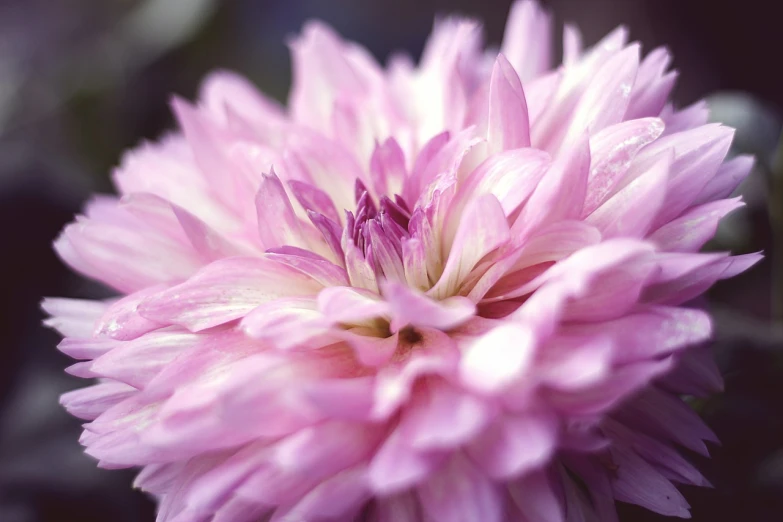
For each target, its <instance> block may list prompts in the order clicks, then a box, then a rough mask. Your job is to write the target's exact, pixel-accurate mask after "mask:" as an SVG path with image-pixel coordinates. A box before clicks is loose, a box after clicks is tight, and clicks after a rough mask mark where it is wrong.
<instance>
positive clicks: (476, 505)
mask: <svg viewBox="0 0 783 522" xmlns="http://www.w3.org/2000/svg"><path fill="white" fill-rule="evenodd" d="M418 492H419V498H420V499H421V504H422V507H423V508H424V511H425V512H426V513H427V514H428V515H429V517H430V518H431V519H432V520H433V521H437V522H447V521H448V522H473V521H476V520H481V521H484V522H501V521H502V520H503V498H502V496H501V493H500V488H499V486H497V485H495V484H494V483H493V482H491V481H490V480H489V479H488V478H487V477H486V476H485V475H484V474H483V473H482V472H481V471H479V470H478V469H476V467H475V466H474V465H473V464H472V463H471V462H470V461H469V460H468V459H466V458H464V457H460V456H455V457H452V458H451V459H450V460H449V461H448V462H447V463H446V464H445V465H444V466H442V467H441V468H440V469H439V470H438V471H437V472H436V473H435V474H433V475H432V476H430V477H429V479H428V480H427V481H426V482H425V483H424V484H422V485H421V486H420V487H419V490H418Z"/></svg>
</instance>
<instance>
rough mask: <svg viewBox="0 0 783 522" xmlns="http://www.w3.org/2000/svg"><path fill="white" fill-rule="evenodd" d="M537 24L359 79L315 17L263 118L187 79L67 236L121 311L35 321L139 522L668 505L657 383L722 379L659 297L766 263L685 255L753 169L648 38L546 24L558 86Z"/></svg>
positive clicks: (578, 511) (679, 295) (675, 407)
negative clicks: (66, 365)
mask: <svg viewBox="0 0 783 522" xmlns="http://www.w3.org/2000/svg"><path fill="white" fill-rule="evenodd" d="M550 33H551V19H550V16H549V15H548V14H547V13H545V12H543V11H542V10H541V9H540V8H539V7H538V6H537V4H535V3H534V2H531V1H521V2H518V3H516V4H515V5H514V7H513V8H512V11H511V14H510V17H509V21H508V26H507V29H506V35H505V38H504V41H503V45H502V47H501V52H500V53H497V52H492V53H490V52H488V51H485V50H484V49H483V48H482V41H481V32H480V26H479V25H478V24H477V23H476V22H473V21H471V20H463V19H444V20H442V21H439V22H438V23H436V25H435V28H434V31H433V34H432V36H431V38H430V40H429V42H428V43H427V46H426V49H425V50H424V54H423V57H422V60H421V62H420V63H419V64H418V65H415V64H414V63H412V62H411V60H410V59H408V58H407V57H395V58H393V59H392V60H390V63H389V64H388V66H387V67H386V68H383V67H380V66H379V65H378V64H377V63H376V62H375V61H374V60H373V58H372V57H371V56H370V55H369V54H368V53H367V51H365V50H364V49H363V48H361V47H359V46H358V45H356V44H353V43H348V42H345V41H343V40H341V39H340V38H339V37H338V36H337V35H336V34H334V33H333V32H332V31H331V30H330V29H329V28H327V27H325V26H323V25H321V24H318V23H310V24H308V25H307V26H306V27H305V28H304V30H303V32H302V35H301V36H300V37H299V38H298V39H296V40H295V41H294V42H293V43H292V44H291V48H292V53H293V64H294V86H293V89H292V93H291V98H290V103H289V106H288V108H287V109H285V108H281V107H279V106H278V105H276V104H275V103H274V102H272V101H270V100H268V99H267V98H265V97H263V95H261V94H260V93H258V92H257V91H256V90H254V89H253V88H252V87H251V86H250V85H249V84H248V83H247V82H246V81H245V80H243V79H241V78H239V77H237V76H235V75H234V74H230V73H225V72H221V73H216V74H214V75H212V76H210V77H209V78H208V79H207V81H206V82H205V84H204V86H203V90H202V92H201V95H200V97H199V100H198V102H197V103H196V105H191V104H189V103H187V102H185V101H183V100H179V99H176V100H175V101H174V103H173V106H174V112H175V113H176V116H177V119H178V121H179V124H180V128H181V131H180V132H176V133H173V134H171V135H170V136H167V137H166V138H164V139H162V140H161V141H160V142H158V143H151V144H144V145H142V146H141V147H139V148H138V149H136V150H134V151H132V152H130V153H129V154H128V155H127V156H126V157H125V159H124V161H123V163H122V165H121V166H120V168H119V169H118V170H117V171H116V172H115V173H114V181H115V184H116V186H117V190H118V191H119V193H120V195H121V196H120V198H119V199H117V198H114V197H99V198H97V199H95V200H93V201H92V202H91V203H90V204H89V205H88V206H87V209H86V211H85V215H84V216H79V217H78V218H77V220H76V221H75V222H74V223H73V224H71V225H68V226H67V227H66V228H65V230H64V232H63V234H62V236H61V237H60V238H59V239H58V240H57V242H56V245H55V246H56V249H57V251H58V253H59V254H60V256H61V257H62V258H63V259H64V260H65V261H66V262H67V263H68V264H69V265H70V266H72V267H73V268H74V269H75V270H77V271H79V272H81V273H82V274H84V275H86V276H88V277H91V278H93V279H96V280H98V281H101V282H103V283H105V284H107V285H109V286H111V287H113V288H114V289H116V290H117V291H118V292H120V293H121V294H122V295H123V297H121V298H119V299H116V300H111V301H106V302H104V301H101V302H98V301H78V300H69V299H49V300H47V301H46V302H45V304H44V307H45V309H46V310H47V311H48V312H49V313H50V314H51V316H52V318H51V319H49V324H50V325H52V326H54V327H55V328H57V329H58V330H59V331H60V332H61V333H62V334H63V335H64V336H65V339H64V340H63V342H62V344H61V345H60V349H61V350H62V351H63V352H65V353H67V354H69V355H71V356H73V357H74V358H76V359H80V360H82V362H79V363H77V364H75V365H74V366H72V367H71V368H70V369H69V372H70V373H72V374H74V375H77V376H80V377H84V378H97V379H99V381H98V384H95V385H93V386H90V387H88V388H85V389H82V390H78V391H74V392H71V393H68V394H66V395H65V396H64V397H63V404H64V405H65V407H66V408H68V410H69V411H70V412H71V413H73V414H74V415H76V416H78V417H80V418H83V419H86V420H88V421H90V422H89V423H88V424H86V425H85V431H84V434H83V436H82V438H81V442H82V443H83V444H84V445H85V446H86V451H87V453H88V454H90V455H92V456H94V457H95V458H97V459H98V460H99V461H100V465H101V466H103V467H107V468H125V467H141V468H142V470H141V473H140V475H139V477H138V479H137V486H138V487H139V488H141V489H143V490H145V491H148V492H150V493H151V494H153V495H155V496H156V497H157V498H158V499H159V502H160V509H159V514H158V520H159V521H161V522H164V521H165V522H174V521H176V522H257V521H259V520H264V521H267V520H271V521H296V522H316V521H341V522H342V521H348V520H353V519H354V518H356V519H361V520H370V521H375V522H419V521H428V522H476V521H482V522H506V521H510V522H516V521H518V522H522V521H525V522H555V521H563V520H569V521H577V520H592V519H597V520H601V521H611V520H613V519H614V518H615V517H616V515H615V513H614V501H615V500H620V501H625V502H632V503H636V504H640V505H642V506H644V507H647V508H649V509H652V510H655V511H657V512H659V513H663V514H667V515H675V516H681V517H687V516H688V505H687V503H686V502H685V500H684V498H683V497H682V496H681V495H680V493H679V492H678V491H677V489H676V488H675V487H674V486H673V483H686V484H702V485H704V484H706V481H705V480H704V479H703V478H702V477H701V475H700V474H699V473H698V472H697V471H696V470H695V469H694V468H693V467H692V466H691V465H690V464H688V463H687V462H686V461H685V460H684V459H683V458H682V457H681V456H680V454H679V453H678V452H677V449H676V448H677V447H686V448H689V449H691V450H695V451H701V452H704V453H706V447H705V446H704V442H703V441H704V440H711V439H714V436H713V435H712V434H711V432H710V431H709V429H707V428H706V427H705V426H704V425H703V424H702V423H701V422H700V420H699V419H698V417H697V416H696V415H695V414H694V413H692V412H691V410H690V409H689V408H688V407H687V406H686V405H685V403H683V402H682V401H681V400H680V399H679V398H678V394H685V393H687V394H690V395H698V394H704V393H708V392H710V391H714V390H715V389H716V388H719V387H720V377H719V375H717V373H716V371H715V369H714V367H713V366H712V365H711V362H710V360H709V358H708V357H706V356H705V354H703V353H701V352H699V351H688V352H687V353H686V352H683V349H684V348H686V347H688V346H691V345H694V344H696V343H700V342H702V341H704V340H706V339H707V338H708V337H709V335H710V320H709V318H708V316H707V315H706V314H705V313H704V312H702V311H700V310H698V309H693V308H688V307H686V306H683V304H684V303H687V302H688V301H690V300H692V299H693V298H695V297H696V296H698V295H700V294H701V293H703V292H704V291H705V290H706V289H707V288H708V287H709V286H710V285H712V284H713V283H714V282H715V281H716V280H718V279H721V278H725V277H730V276H732V275H734V274H737V273H739V272H741V271H743V270H745V269H746V268H747V267H749V266H750V265H752V264H753V263H755V262H756V261H757V260H758V259H759V256H758V255H747V256H737V257H730V256H729V255H728V254H720V253H710V254H705V253H698V251H699V249H700V248H701V247H702V245H703V244H704V243H705V242H706V241H707V240H708V239H710V238H711V237H712V236H713V234H714V233H715V229H716V226H717V223H718V220H719V219H720V218H721V217H722V216H724V215H725V214H727V213H728V212H730V211H732V210H733V209H735V208H737V207H738V206H740V205H741V203H740V201H739V198H734V199H727V198H728V196H729V195H730V194H731V193H732V191H733V190H734V188H735V187H736V185H737V184H738V183H739V181H741V180H742V179H743V178H744V177H745V175H746V174H747V173H748V171H749V169H750V167H751V164H752V161H751V160H750V159H749V158H747V157H739V158H736V159H734V160H731V161H727V162H724V159H725V156H726V153H727V150H728V148H729V144H730V142H731V139H732V130H731V129H728V128H725V127H721V126H720V125H708V124H706V119H707V110H706V107H705V106H704V104H701V103H700V104H696V105H694V106H692V107H689V108H687V109H685V110H683V111H675V110H673V109H672V107H671V105H669V104H667V98H668V96H669V93H670V91H671V89H672V86H673V85H674V80H675V77H676V73H674V72H671V71H668V64H669V55H668V53H667V52H666V51H665V50H664V49H657V50H654V51H652V52H651V53H650V54H649V55H647V57H646V58H644V59H642V58H641V56H640V48H639V45H638V44H627V42H626V36H627V35H626V31H625V30H624V29H618V30H617V31H615V32H613V33H611V34H610V35H609V36H607V37H606V38H605V39H604V40H602V41H601V42H600V43H598V44H597V45H596V46H594V47H593V48H591V49H587V50H583V49H582V46H581V42H580V36H579V33H578V32H577V31H576V30H575V29H574V28H571V27H568V28H566V31H565V41H564V49H565V53H564V54H565V56H564V59H563V64H562V65H560V66H557V67H556V68H554V69H552V65H553V64H552V61H551V45H550V43H551V42H550ZM675 363H677V364H676V369H675V371H673V372H669V370H670V369H671V368H672V367H673V365H675ZM576 477H578V480H577V479H576Z"/></svg>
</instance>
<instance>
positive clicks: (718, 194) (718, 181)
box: [692, 156, 755, 205]
mask: <svg viewBox="0 0 783 522" xmlns="http://www.w3.org/2000/svg"><path fill="white" fill-rule="evenodd" d="M754 163H755V159H754V157H753V156H737V157H736V158H733V159H730V160H729V161H726V162H724V163H723V165H721V166H720V168H718V172H717V174H715V177H714V178H712V179H711V180H709V181H708V182H707V184H706V185H705V186H704V188H703V189H702V190H701V192H700V193H699V195H698V196H696V199H694V200H693V203H692V204H693V205H698V204H700V203H708V202H710V201H714V200H716V199H721V198H727V197H729V196H731V195H732V193H734V191H735V190H736V188H737V187H738V186H739V184H740V183H742V181H743V180H744V179H745V178H747V177H748V174H749V173H750V171H751V169H752V168H753V165H754Z"/></svg>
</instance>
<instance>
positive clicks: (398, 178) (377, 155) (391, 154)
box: [370, 138, 407, 194]
mask: <svg viewBox="0 0 783 522" xmlns="http://www.w3.org/2000/svg"><path fill="white" fill-rule="evenodd" d="M370 173H371V174H372V179H373V187H374V188H375V192H376V194H399V193H401V192H402V186H403V183H404V181H405V179H406V178H407V169H406V167H405V153H404V152H403V151H402V148H401V147H400V145H399V144H398V143H397V141H396V140H395V139H394V138H388V139H387V140H386V141H384V142H383V144H380V143H378V144H376V145H375V150H374V151H373V154H372V157H371V158H370Z"/></svg>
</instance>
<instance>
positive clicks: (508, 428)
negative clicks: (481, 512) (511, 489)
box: [467, 415, 558, 480]
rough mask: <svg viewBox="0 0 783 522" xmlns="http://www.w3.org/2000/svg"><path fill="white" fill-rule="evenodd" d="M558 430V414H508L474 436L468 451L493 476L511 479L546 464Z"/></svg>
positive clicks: (553, 448)
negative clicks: (556, 417)
mask: <svg viewBox="0 0 783 522" xmlns="http://www.w3.org/2000/svg"><path fill="white" fill-rule="evenodd" d="M557 431H558V423H557V420H556V419H555V417H554V416H546V415H525V416H520V417H516V416H506V417H504V418H503V419H501V420H499V421H498V422H495V423H494V424H492V425H491V426H490V427H489V428H488V429H487V430H485V431H484V432H483V433H482V434H481V435H479V436H478V437H477V438H476V439H475V440H473V441H472V442H471V443H470V444H469V445H468V447H467V453H468V455H469V456H470V457H471V458H472V459H473V460H474V461H475V462H476V464H478V466H479V467H480V468H481V469H482V470H483V471H484V472H485V473H486V474H487V475H488V476H489V477H491V478H493V479H496V480H508V479H510V478H512V477H516V476H519V475H522V474H523V473H525V472H528V471H530V470H531V469H534V468H538V467H540V466H541V465H543V464H545V463H546V462H547V461H548V460H549V458H550V457H551V455H552V452H553V451H554V450H555V448H556V444H557Z"/></svg>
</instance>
